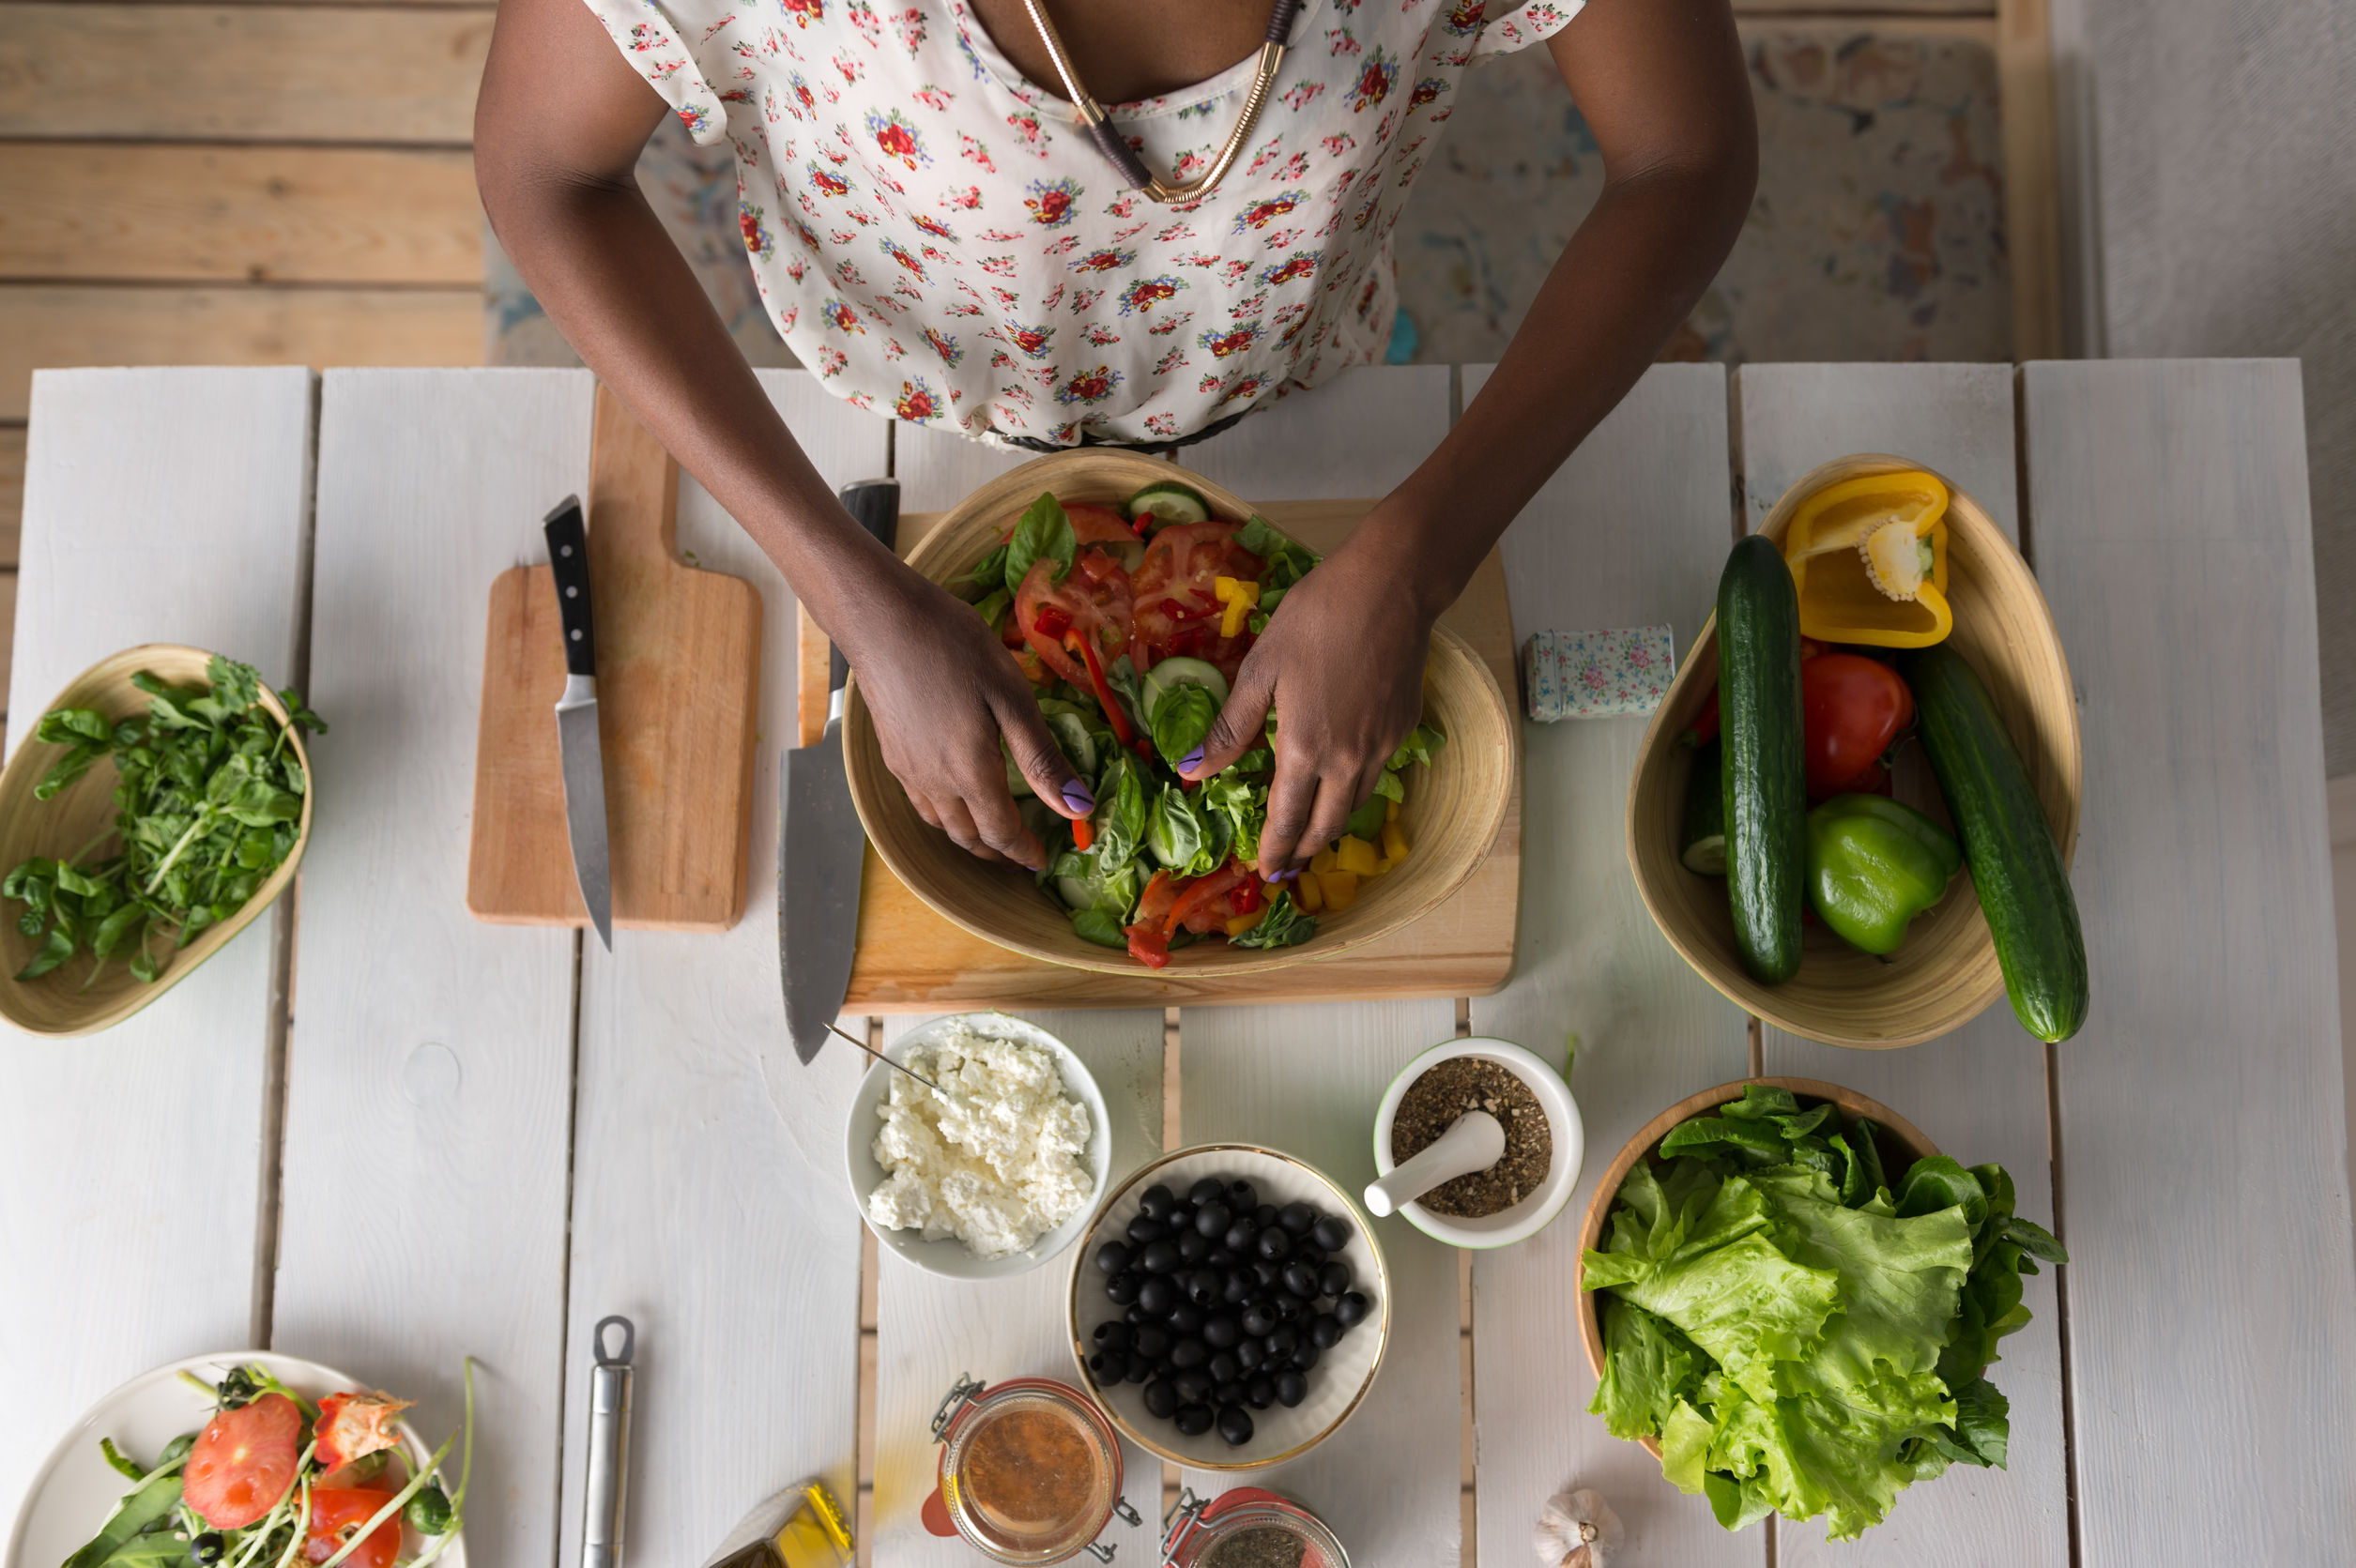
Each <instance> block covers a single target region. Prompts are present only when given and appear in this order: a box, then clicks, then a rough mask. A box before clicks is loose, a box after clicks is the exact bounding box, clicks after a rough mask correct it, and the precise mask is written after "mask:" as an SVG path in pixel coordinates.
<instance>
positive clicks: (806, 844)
mask: <svg viewBox="0 0 2356 1568" xmlns="http://www.w3.org/2000/svg"><path fill="white" fill-rule="evenodd" d="M840 499H841V501H842V503H843V510H846V511H848V512H849V513H850V515H851V516H852V517H853V518H854V519H856V520H857V521H858V524H859V525H860V526H861V527H863V528H864V529H866V530H867V532H869V533H870V534H873V535H874V536H875V537H876V538H877V539H879V540H882V541H883V547H884V548H885V549H887V550H889V549H890V548H892V541H893V536H894V534H895V533H896V532H897V531H898V529H899V522H900V481H899V480H860V481H859V482H858V483H857V484H854V485H852V486H851V487H850V488H849V489H848V490H846V491H844V492H843V493H842V495H841V497H840ZM849 674H850V667H849V664H847V663H845V662H844V660H843V650H842V649H841V648H839V647H837V648H835V649H834V656H833V658H832V659H831V660H830V661H829V662H828V669H827V678H826V690H827V699H826V733H825V734H824V735H822V736H820V737H819V738H818V739H817V740H816V741H814V742H812V743H811V744H810V745H807V746H802V747H798V748H796V749H795V750H793V751H789V752H788V753H787V754H786V756H785V767H784V769H783V770H782V774H781V776H780V778H779V780H778V784H777V812H778V825H777V963H778V967H779V969H780V971H781V972H782V974H783V978H784V982H785V988H786V1028H787V1030H788V1032H789V1033H790V1034H791V1035H792V1036H793V1049H794V1054H795V1055H796V1056H799V1057H800V1058H802V1059H803V1061H805V1062H807V1061H809V1060H810V1059H811V1058H814V1057H816V1056H817V1055H818V1047H819V1046H821V1045H823V1044H825V1043H826V1032H827V1030H828V1029H829V1028H832V1027H833V1025H834V1015H835V1014H836V1013H838V1012H842V1010H843V994H844V993H845V992H846V991H848V990H849V988H850V959H851V952H852V951H853V949H854V948H855V947H856V945H857V942H858V936H859V873H860V865H861V861H862V859H863V857H864V855H865V854H866V850H867V835H866V833H865V831H864V830H862V829H861V827H860V826H859V814H858V812H856V811H855V810H853V809H852V808H851V803H850V781H849V779H848V778H846V777H845V776H844V774H843V682H844V680H845V679H846V678H847V677H849Z"/></svg>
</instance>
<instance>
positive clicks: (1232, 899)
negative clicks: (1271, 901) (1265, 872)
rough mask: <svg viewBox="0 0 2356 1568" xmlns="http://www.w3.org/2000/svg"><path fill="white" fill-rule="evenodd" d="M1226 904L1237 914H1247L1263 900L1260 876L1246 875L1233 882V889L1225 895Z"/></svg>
mask: <svg viewBox="0 0 2356 1568" xmlns="http://www.w3.org/2000/svg"><path fill="white" fill-rule="evenodd" d="M1227 902H1228V906H1229V907H1230V908H1232V909H1233V910H1234V911H1235V912H1236V913H1237V914H1239V915H1248V914H1250V913H1251V912H1252V911H1253V910H1255V909H1257V908H1259V907H1260V906H1261V905H1262V903H1264V902H1265V900H1263V899H1262V896H1261V892H1260V878H1259V877H1257V876H1247V877H1245V878H1244V879H1243V880H1242V881H1241V882H1238V883H1236V884H1235V891H1233V892H1232V893H1229V894H1228V895H1227Z"/></svg>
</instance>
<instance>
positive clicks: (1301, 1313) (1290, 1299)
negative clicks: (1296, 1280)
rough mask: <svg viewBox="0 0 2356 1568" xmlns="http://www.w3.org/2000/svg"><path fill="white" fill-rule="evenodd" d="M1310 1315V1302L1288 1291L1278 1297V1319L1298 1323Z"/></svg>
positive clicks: (1283, 1321) (1280, 1321) (1282, 1321)
mask: <svg viewBox="0 0 2356 1568" xmlns="http://www.w3.org/2000/svg"><path fill="white" fill-rule="evenodd" d="M1306 1317H1308V1302H1305V1301H1303V1300H1302V1299H1301V1298H1300V1297H1298V1296H1295V1295H1293V1293H1292V1292H1290V1291H1287V1292H1286V1293H1285V1294H1283V1295H1281V1296H1278V1297H1277V1322H1279V1323H1298V1322H1300V1321H1302V1320H1303V1319H1304V1318H1306Z"/></svg>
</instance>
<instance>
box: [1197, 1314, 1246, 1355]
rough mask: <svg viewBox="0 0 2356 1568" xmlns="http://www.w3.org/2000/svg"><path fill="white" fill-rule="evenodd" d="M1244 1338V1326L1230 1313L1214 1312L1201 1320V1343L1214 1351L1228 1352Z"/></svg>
mask: <svg viewBox="0 0 2356 1568" xmlns="http://www.w3.org/2000/svg"><path fill="white" fill-rule="evenodd" d="M1243 1337H1244V1326H1243V1325H1242V1324H1241V1323H1238V1322H1236V1321H1235V1318H1234V1316H1233V1315H1232V1314H1231V1313H1225V1312H1215V1313H1213V1314H1212V1315H1211V1316H1210V1317H1206V1318H1204V1319H1203V1320H1202V1343H1203V1344H1205V1345H1208V1346H1209V1347H1211V1348H1212V1349H1214V1350H1228V1349H1232V1348H1233V1347H1234V1345H1235V1342H1236V1341H1237V1340H1239V1339H1241V1338H1243Z"/></svg>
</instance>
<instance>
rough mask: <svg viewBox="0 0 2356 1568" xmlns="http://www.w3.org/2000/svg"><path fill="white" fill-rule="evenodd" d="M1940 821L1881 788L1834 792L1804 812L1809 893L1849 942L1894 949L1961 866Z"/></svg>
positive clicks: (1874, 949) (1879, 951)
mask: <svg viewBox="0 0 2356 1568" xmlns="http://www.w3.org/2000/svg"><path fill="white" fill-rule="evenodd" d="M1963 863H1964V854H1963V850H1962V849H1961V848H1960V847H1959V846H1958V845H1956V843H1955V837H1954V835H1953V834H1951V833H1950V832H1949V831H1948V830H1946V829H1944V828H1942V827H1940V826H1939V825H1938V824H1937V823H1935V822H1934V821H1932V820H1931V819H1930V818H1929V817H1927V816H1925V815H1923V814H1921V813H1920V812H1919V811H1916V810H1915V809H1914V808H1913V807H1912V806H1905V805H1900V804H1899V803H1898V802H1897V801H1895V800H1891V799H1884V798H1883V797H1881V796H1879V795H1836V796H1834V797H1833V798H1832V799H1829V800H1827V801H1826V802H1825V803H1824V804H1823V805H1821V806H1818V807H1817V808H1816V809H1815V810H1814V811H1812V812H1810V813H1809V814H1808V901H1809V902H1810V903H1811V904H1813V906H1815V909H1816V918H1817V919H1818V920H1821V921H1824V922H1825V924H1826V925H1828V926H1830V927H1831V928H1832V930H1833V932H1834V933H1835V934H1836V935H1838V936H1840V937H1841V938H1842V939H1843V940H1844V941H1846V942H1848V943H1849V945H1850V946H1852V947H1856V948H1860V949H1862V950H1864V951H1867V952H1870V953H1874V954H1875V955H1877V956H1887V955H1888V954H1889V953H1893V952H1895V951H1898V946H1899V944H1900V943H1902V942H1904V941H1905V939H1906V926H1907V925H1908V924H1909V923H1910V922H1911V921H1913V920H1914V918H1915V916H1917V915H1919V914H1920V913H1922V911H1923V910H1925V909H1928V908H1929V907H1930V906H1932V905H1934V904H1936V903H1937V902H1938V901H1939V897H1940V895H1941V894H1943V893H1945V892H1946V891H1947V884H1948V883H1949V882H1950V881H1951V880H1952V879H1953V877H1954V875H1955V873H1956V872H1957V871H1959V870H1961V869H1962V867H1963Z"/></svg>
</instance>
